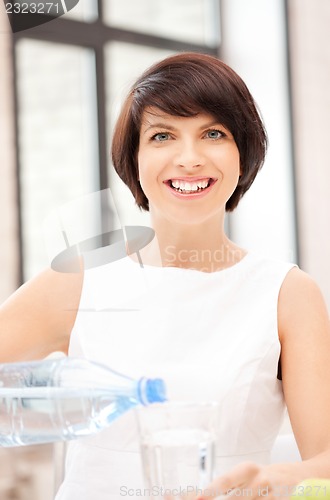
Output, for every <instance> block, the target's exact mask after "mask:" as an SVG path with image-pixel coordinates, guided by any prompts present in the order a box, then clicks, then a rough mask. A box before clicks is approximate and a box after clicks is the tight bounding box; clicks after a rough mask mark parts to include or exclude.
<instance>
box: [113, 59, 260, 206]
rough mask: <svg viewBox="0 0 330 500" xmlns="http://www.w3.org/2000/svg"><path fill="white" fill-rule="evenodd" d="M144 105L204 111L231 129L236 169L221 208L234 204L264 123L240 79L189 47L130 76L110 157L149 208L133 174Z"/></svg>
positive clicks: (254, 162) (252, 168)
mask: <svg viewBox="0 0 330 500" xmlns="http://www.w3.org/2000/svg"><path fill="white" fill-rule="evenodd" d="M147 107H156V108H159V109H160V110H162V111H164V112H165V113H167V114H170V115H174V116H195V115H197V114H198V113H201V112H204V113H209V114H211V115H213V116H214V117H215V118H216V120H218V121H219V122H220V123H222V124H223V125H224V126H225V127H226V128H227V129H228V130H229V131H230V132H231V133H232V135H233V137H234V140H235V142H236V145H237V147H238V150H239V153H240V167H241V173H242V175H241V177H240V179H239V182H238V185H237V187H236V189H235V191H234V193H233V194H232V196H231V197H230V198H229V200H228V201H227V203H226V210H227V211H232V210H234V208H235V207H236V206H237V204H238V202H239V200H240V199H241V197H242V196H243V195H244V193H245V192H246V191H247V190H248V189H249V188H250V186H251V184H252V183H253V181H254V179H255V177H256V175H257V173H258V171H259V170H260V168H261V167H262V165H263V163H264V159H265V154H266V149H267V135H266V131H265V128H264V126H263V123H262V120H261V118H260V115H259V113H258V110H257V106H256V104H255V102H254V99H253V97H252V96H251V94H250V92H249V90H248V88H247V87H246V85H245V83H244V82H243V81H242V79H241V78H240V77H239V76H238V75H237V74H236V73H235V71H233V70H232V69H231V68H230V67H229V66H227V65H226V64H225V63H223V62H222V61H220V60H219V59H217V58H216V57H213V56H210V55H206V54H199V53H194V52H193V53H190V52H189V53H180V54H177V55H174V56H170V57H167V58H166V59H164V60H162V61H160V62H158V63H156V64H154V65H153V66H151V67H150V68H149V69H147V70H146V71H145V72H144V73H143V74H142V75H141V77H140V78H139V79H138V80H137V81H136V82H135V84H134V85H133V87H132V89H131V91H130V93H129V94H128V96H127V98H126V101H125V102H124V105H123V108H122V111H121V113H120V115H119V118H118V121H117V124H116V127H115V131H114V136H113V140H112V161H113V165H114V167H115V169H116V172H117V173H118V175H119V177H120V178H121V179H122V180H123V181H124V183H125V184H126V185H127V186H128V187H129V189H130V190H131V192H132V193H133V196H134V198H135V201H136V203H137V205H138V206H139V207H140V208H142V209H144V210H149V202H148V199H147V197H146V195H145V194H144V192H143V191H142V188H141V186H140V183H139V180H138V164H137V154H138V149H139V136H140V127H141V121H142V114H143V111H144V110H145V108H147Z"/></svg>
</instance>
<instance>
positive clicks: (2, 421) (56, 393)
mask: <svg viewBox="0 0 330 500" xmlns="http://www.w3.org/2000/svg"><path fill="white" fill-rule="evenodd" d="M165 399H166V398H165V385H164V382H163V381H162V380H161V379H148V378H141V379H139V380H134V379H131V378H130V377H126V376H124V375H121V374H119V373H117V372H114V371H112V370H110V369H109V368H108V367H106V366H103V365H101V364H98V363H94V362H90V361H88V360H84V359H78V358H64V359H61V360H44V361H33V362H28V363H12V364H3V365H0V446H7V447H9V446H21V445H29V444H39V443H47V442H48V443H49V442H54V441H61V440H70V439H74V438H79V437H82V436H88V435H90V434H93V433H95V432H97V431H99V430H101V429H103V428H105V427H106V426H108V425H109V424H110V423H111V422H112V421H113V420H115V419H116V418H118V417H119V416H120V415H121V414H122V413H124V412H126V411H127V410H129V409H130V408H133V407H135V406H137V405H139V404H142V405H148V404H151V403H154V402H163V401H165Z"/></svg>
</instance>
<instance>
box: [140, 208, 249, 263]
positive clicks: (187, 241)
mask: <svg viewBox="0 0 330 500" xmlns="http://www.w3.org/2000/svg"><path fill="white" fill-rule="evenodd" d="M153 229H154V230H155V234H156V237H155V238H154V240H153V241H152V242H151V244H149V245H148V246H147V247H146V248H145V249H143V250H142V252H141V255H142V260H143V262H144V263H145V264H150V265H160V266H163V267H168V266H169V267H183V268H187V269H196V270H200V271H204V272H213V271H217V270H221V269H225V268H227V267H230V266H232V265H234V264H236V263H237V262H238V261H240V260H241V259H242V258H243V257H244V255H245V254H246V251H244V250H243V249H241V248H239V247H238V246H237V245H235V244H234V243H233V242H232V241H230V240H229V238H228V237H227V235H226V234H225V231H224V218H222V219H221V220H219V218H217V219H216V220H208V221H203V223H201V224H177V223H173V221H170V222H169V221H164V220H163V221H162V222H161V223H157V221H153Z"/></svg>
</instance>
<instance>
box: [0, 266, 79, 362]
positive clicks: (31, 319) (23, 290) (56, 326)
mask: <svg viewBox="0 0 330 500" xmlns="http://www.w3.org/2000/svg"><path fill="white" fill-rule="evenodd" d="M82 284H83V271H82V270H81V271H80V272H77V273H59V272H56V271H54V270H52V269H46V270H45V271H43V272H41V273H40V274H39V275H37V276H36V277H35V278H33V279H31V280H30V281H28V282H27V283H25V284H24V285H22V286H21V287H20V288H19V289H18V290H16V292H15V293H13V295H11V296H10V297H9V298H8V299H7V300H6V301H5V302H4V304H2V306H1V308H0V341H1V344H2V348H1V360H2V361H4V360H5V361H6V360H7V359H8V360H12V359H21V358H24V359H25V358H26V357H29V356H30V357H42V356H44V355H47V354H49V353H50V352H52V351H55V350H62V351H64V352H66V351H67V347H68V342H69V338H70V333H71V330H72V328H73V325H74V322H75V319H76V315H77V310H78V308H79V302H80V295H81V290H82ZM1 360H0V361H1Z"/></svg>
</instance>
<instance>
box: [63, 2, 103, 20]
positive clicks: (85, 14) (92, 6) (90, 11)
mask: <svg viewBox="0 0 330 500" xmlns="http://www.w3.org/2000/svg"><path fill="white" fill-rule="evenodd" d="M65 4H66V7H67V9H69V8H70V1H68V0H66V2H65ZM65 17H66V18H70V19H77V20H79V21H86V22H93V21H95V20H96V19H97V17H98V12H97V1H95V0H79V2H78V3H77V5H76V6H75V7H73V9H72V10H70V11H69V12H68V13H67V14H65Z"/></svg>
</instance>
